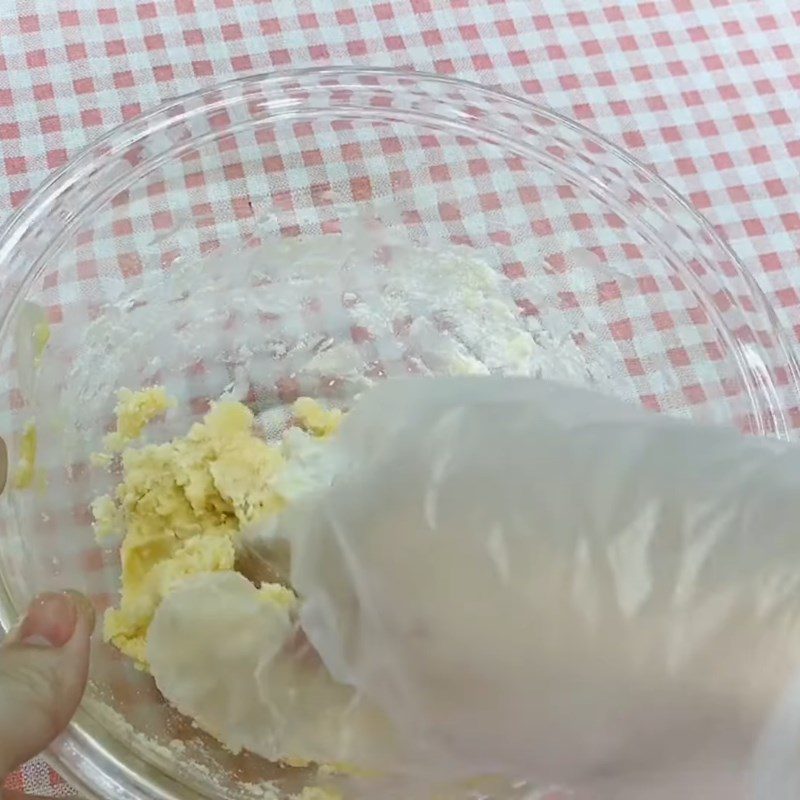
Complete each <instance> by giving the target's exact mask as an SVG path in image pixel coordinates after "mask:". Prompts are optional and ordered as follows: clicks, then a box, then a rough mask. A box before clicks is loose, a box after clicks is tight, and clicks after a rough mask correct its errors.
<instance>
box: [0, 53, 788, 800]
mask: <svg viewBox="0 0 800 800" xmlns="http://www.w3.org/2000/svg"><path fill="white" fill-rule="evenodd" d="M307 76H313V77H317V78H319V79H324V78H326V77H328V78H342V77H348V76H353V77H357V76H358V77H375V78H379V77H381V76H383V77H395V78H400V77H403V78H416V79H418V80H420V81H422V82H426V83H433V84H436V85H439V86H444V87H447V86H450V87H453V88H460V89H465V88H467V89H470V90H473V91H477V92H479V93H481V94H483V95H484V96H487V97H493V98H496V99H498V100H503V101H504V102H510V103H513V104H514V105H516V106H517V107H518V108H521V109H524V110H526V111H527V112H529V113H531V114H536V115H540V116H541V117H544V118H545V119H548V120H550V121H552V122H554V123H556V124H557V125H559V126H563V127H565V128H567V129H569V130H571V131H572V132H574V133H576V134H579V135H580V136H582V137H585V138H586V139H587V140H590V141H594V142H595V143H597V144H599V145H601V146H602V147H603V148H605V149H606V150H607V151H609V152H610V153H611V154H613V155H614V156H615V157H616V158H619V159H621V160H622V161H623V162H625V163H626V164H628V165H629V166H631V167H633V168H634V169H636V170H637V171H639V172H640V173H643V174H645V175H646V176H647V177H648V178H649V179H650V180H651V181H652V182H653V183H654V184H655V185H656V186H658V187H659V188H660V189H661V190H662V191H663V192H665V193H666V194H667V195H668V196H669V198H670V199H671V200H672V201H673V202H675V203H677V204H678V205H679V206H680V207H681V208H682V209H683V210H684V211H685V212H686V213H687V214H688V215H690V217H691V218H692V219H693V220H694V222H695V223H696V224H697V225H698V226H699V228H700V229H701V230H702V232H703V233H704V234H705V235H707V236H708V237H709V238H710V240H711V244H712V245H713V246H715V247H716V248H719V250H720V252H721V253H722V254H724V255H725V257H726V258H728V259H730V260H731V262H732V263H733V264H734V266H735V267H736V269H737V271H738V273H739V275H740V276H741V278H742V279H743V280H744V281H745V283H746V285H747V288H748V290H749V291H750V292H752V293H753V295H754V296H756V297H757V298H758V299H759V301H760V303H761V305H762V307H763V309H764V310H765V311H766V313H767V316H768V319H769V323H770V325H771V327H772V330H773V332H774V335H775V338H776V342H777V344H778V346H779V348H780V350H781V354H782V355H783V356H784V357H785V359H786V364H788V365H789V372H790V375H789V380H790V381H791V383H792V384H793V387H794V390H795V391H794V393H795V395H800V361H798V357H797V351H796V348H795V345H794V343H793V342H792V339H791V337H790V336H789V334H788V329H787V328H786V327H785V326H784V325H783V324H782V323H781V322H780V320H779V319H778V317H777V314H776V312H775V309H774V307H773V305H772V303H771V302H769V300H768V298H767V296H766V294H765V292H764V291H763V290H762V289H761V287H760V285H759V284H758V282H757V281H756V279H755V277H754V276H753V274H752V273H751V271H750V270H749V269H748V268H747V266H746V265H745V264H744V263H743V262H742V260H741V259H740V258H739V256H738V255H737V253H736V252H735V250H734V249H733V248H732V246H731V245H730V244H729V243H728V242H727V241H725V239H723V238H722V237H721V236H720V235H719V234H718V233H717V231H716V229H715V228H714V226H713V225H712V224H711V223H710V222H709V220H708V219H707V218H706V217H705V216H704V215H703V214H702V213H701V212H700V211H699V210H698V209H697V208H695V207H694V206H693V205H692V204H691V202H690V201H689V200H688V199H686V198H685V197H684V196H683V195H682V194H681V193H680V192H679V191H678V190H677V189H675V188H674V187H673V186H672V185H671V184H670V183H669V182H668V181H666V180H665V179H664V178H662V177H661V176H660V175H659V174H658V173H657V172H656V171H655V170H654V169H653V168H652V167H649V166H647V165H646V164H645V163H644V162H642V161H640V160H639V159H638V158H636V157H635V156H633V155H632V154H630V153H629V152H628V151H627V150H625V149H624V148H623V147H621V146H620V145H618V144H617V143H616V142H614V141H613V140H611V139H609V138H607V137H606V136H604V135H602V134H600V133H597V132H596V131H594V130H592V129H590V128H588V127H586V126H585V125H583V124H582V123H580V122H577V121H576V120H573V119H571V118H570V117H568V116H566V115H564V114H562V113H560V112H558V111H555V110H553V109H551V108H548V107H547V106H544V105H541V104H539V103H538V102H534V101H532V100H529V99H528V98H526V97H521V96H519V95H516V94H513V93H512V92H509V91H506V90H504V89H501V88H497V87H492V86H485V85H483V84H481V83H478V82H476V81H471V80H464V79H461V78H457V77H450V76H446V75H438V74H436V73H434V72H426V71H416V70H410V69H400V68H395V67H371V66H366V67H358V66H348V65H329V66H324V67H302V68H291V69H285V70H273V71H268V72H251V73H247V74H244V75H240V76H237V77H234V78H231V79H228V80H225V81H221V82H219V83H214V84H210V85H208V86H205V87H201V88H199V89H196V90H193V91H191V92H186V93H183V94H179V95H175V96H173V97H171V98H169V99H167V100H164V101H162V102H159V103H158V104H156V105H155V106H153V107H152V108H151V109H150V110H148V111H146V112H144V113H141V114H137V115H136V116H134V117H132V118H131V119H129V120H126V121H124V122H122V123H120V124H118V125H116V126H114V127H112V128H110V129H109V130H108V131H106V132H105V133H103V134H101V135H99V136H97V137H96V138H94V139H91V140H90V141H89V142H87V143H86V144H85V145H84V146H83V147H81V148H80V149H79V150H78V151H77V153H76V154H75V155H74V156H73V157H72V158H71V159H70V160H69V161H68V162H67V163H66V164H64V165H63V166H62V167H60V168H59V169H57V170H55V171H54V172H52V173H51V174H50V175H49V176H47V177H46V178H45V179H44V181H43V182H42V183H40V184H39V186H38V187H37V188H36V189H34V190H33V192H32V193H31V194H30V195H29V196H28V197H27V198H26V199H25V201H24V202H23V203H22V204H21V205H20V206H19V208H17V209H16V210H15V211H13V212H12V214H11V215H10V216H9V217H8V218H7V219H6V221H5V222H4V223H3V224H2V225H0V265H2V264H4V263H6V262H7V260H8V258H9V257H10V255H11V254H12V253H13V251H14V249H15V248H16V247H17V245H18V244H19V242H20V241H21V239H22V238H23V237H24V234H25V232H26V231H27V230H28V229H29V228H30V227H31V226H32V225H33V224H35V223H36V222H37V221H38V220H40V219H42V218H43V217H45V216H46V214H47V211H48V209H49V208H51V207H52V206H53V204H54V203H55V202H56V201H57V200H58V199H59V197H61V196H62V195H63V194H64V193H65V192H67V191H68V190H69V188H70V187H72V186H74V185H75V184H76V183H78V182H79V181H80V180H81V177H82V176H83V175H84V174H85V173H86V171H87V170H88V169H89V168H90V167H91V166H92V165H93V164H94V162H95V161H96V159H97V155H98V152H97V151H98V148H101V147H103V146H105V145H113V146H114V148H115V149H117V148H121V147H127V146H131V145H133V144H135V143H136V142H137V141H138V140H140V139H143V138H146V137H147V136H149V135H152V133H153V132H154V129H153V127H150V126H148V125H147V123H148V122H155V121H157V120H159V119H160V118H163V117H165V116H168V118H169V122H170V124H172V123H175V122H180V120H181V119H182V118H186V117H187V116H190V115H191V113H192V112H191V110H190V109H183V110H181V111H178V112H177V113H174V114H172V115H170V114H169V112H170V111H174V110H177V109H178V108H179V107H180V106H181V105H182V104H184V103H187V101H188V102H194V101H198V100H200V101H202V100H203V99H204V98H209V99H210V98H211V97H212V96H213V95H214V94H217V93H220V92H225V91H228V90H231V89H242V88H244V87H247V86H250V85H252V86H264V85H266V86H270V85H278V84H280V83H281V82H286V81H287V80H292V79H298V78H302V77H307ZM24 271H25V269H24V265H23V266H22V267H17V268H13V269H10V270H8V271H7V272H5V273H4V274H0V290H3V289H5V288H6V287H8V286H10V285H13V283H14V282H15V279H18V278H19V273H20V272H24ZM0 316H3V317H5V316H7V315H6V314H4V313H2V312H0ZM4 323H5V319H0V325H2V324H4ZM9 608H11V598H10V596H9V594H8V591H7V588H6V587H5V585H4V582H3V581H2V580H0V630H2V628H5V629H6V630H7V629H8V627H9V625H10V624H11V623H13V620H12V619H9V618H8V617H9V616H10V615H9V614H8V609H9ZM102 730H105V726H103V725H102V724H101V723H100V722H99V721H98V720H96V719H95V718H94V717H93V715H92V714H91V713H90V712H89V711H88V710H87V709H86V708H85V702H84V703H82V704H81V706H80V707H79V709H78V711H77V713H76V715H75V717H74V718H73V720H72V721H71V722H70V724H69V726H68V728H67V730H66V731H65V733H64V734H63V735H62V736H61V737H59V739H58V740H57V741H56V743H54V744H53V745H51V746H50V747H49V748H48V749H47V751H46V752H45V753H44V754H42V756H43V757H44V759H45V761H46V762H47V763H48V764H49V765H50V766H51V767H52V768H53V769H54V770H56V771H57V772H58V773H59V774H61V775H62V776H64V777H65V778H66V780H67V781H68V782H69V783H71V784H72V785H73V786H75V787H76V788H77V789H78V790H79V791H80V792H81V793H82V794H83V796H85V797H86V798H87V800H94V799H95V798H96V800H102V798H103V797H104V796H109V793H112V792H113V794H114V796H118V797H120V798H124V799H127V798H130V800H134V798H145V797H146V798H153V800H156V799H157V800H168V798H173V797H175V796H183V797H187V796H190V795H188V794H187V792H192V795H191V796H194V797H197V798H200V797H201V795H199V794H194V793H193V790H191V789H189V788H188V787H185V786H182V785H181V786H178V784H177V783H176V781H175V779H174V778H173V777H172V776H170V775H169V774H167V772H166V771H164V770H160V769H158V768H157V767H155V766H154V765H151V764H149V763H147V762H145V761H144V760H143V759H142V758H140V757H139V756H138V755H137V754H136V753H135V752H134V751H133V750H131V749H130V748H127V747H126V746H125V745H124V744H123V743H122V742H121V741H115V742H114V743H113V744H112V745H111V746H110V747H108V746H105V745H103V744H101V743H100V742H99V741H98V738H97V735H96V733H98V732H100V731H102ZM115 750H116V751H122V750H124V751H125V762H124V765H123V766H119V765H120V764H121V763H122V762H120V761H119V759H118V757H115V755H114V751H115ZM100 752H103V753H104V754H105V757H104V759H103V760H104V761H105V762H106V763H105V764H103V766H102V768H101V766H100V764H99V763H98V762H96V761H95V760H94V756H96V755H97V754H98V753H100ZM89 754H91V756H92V759H90V758H89ZM109 759H111V760H112V763H114V764H116V765H117V768H116V769H112V770H107V769H106V767H107V766H108V761H109ZM176 788H177V789H178V791H179V794H173V792H175V790H176ZM100 791H102V792H103V794H102V795H101V794H100V793H99V792H100Z"/></svg>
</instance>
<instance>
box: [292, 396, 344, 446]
mask: <svg viewBox="0 0 800 800" xmlns="http://www.w3.org/2000/svg"><path fill="white" fill-rule="evenodd" d="M292 414H293V416H294V418H295V420H296V422H297V424H298V426H299V427H301V428H302V429H303V430H304V431H307V432H308V433H310V434H312V435H314V436H320V437H323V438H324V437H326V436H330V435H332V434H334V433H336V432H337V431H338V430H339V426H340V425H341V424H342V416H343V415H342V412H341V411H340V410H339V409H338V408H335V409H331V410H327V409H325V408H323V407H322V406H321V405H320V404H319V403H318V402H317V401H316V400H312V399H311V398H310V397H298V398H297V400H295V401H294V405H293V406H292Z"/></svg>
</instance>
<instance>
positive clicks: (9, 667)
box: [0, 592, 94, 800]
mask: <svg viewBox="0 0 800 800" xmlns="http://www.w3.org/2000/svg"><path fill="white" fill-rule="evenodd" d="M93 628H94V610H93V609H92V606H91V604H90V603H89V601H88V600H87V599H86V598H85V597H83V595H80V594H78V593H77V592H64V593H62V594H51V593H47V594H43V595H40V596H39V597H37V598H36V599H35V600H34V601H33V602H32V603H31V605H30V608H29V609H28V611H27V613H26V615H25V617H24V618H23V619H22V621H21V622H20V623H19V624H18V625H17V626H16V627H15V628H13V629H12V630H11V631H10V632H9V633H8V635H7V636H6V637H5V639H4V640H3V643H2V645H0V785H2V782H3V779H4V778H5V776H6V775H8V773H9V772H11V771H12V770H13V769H15V768H16V767H18V766H19V765H20V764H22V763H23V762H25V761H27V760H28V759H29V758H32V757H33V756H35V755H37V754H38V753H40V752H41V751H42V750H44V748H45V747H47V745H49V744H50V742H52V740H53V739H55V737H56V736H57V735H58V734H59V733H61V731H62V730H63V729H64V728H65V727H66V726H67V723H68V722H69V720H70V718H71V717H72V715H73V714H74V713H75V709H76V708H77V707H78V703H79V702H80V700H81V697H82V695H83V690H84V688H85V686H86V677H87V673H88V669H89V638H90V636H91V633H92V630H93ZM23 797H25V798H26V800H34V798H32V797H29V796H27V795H25V796H23V795H21V794H19V793H17V792H11V791H6V792H4V793H3V798H4V799H5V800H14V798H18V800H22V798H23Z"/></svg>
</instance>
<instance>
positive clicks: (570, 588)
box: [283, 378, 800, 800]
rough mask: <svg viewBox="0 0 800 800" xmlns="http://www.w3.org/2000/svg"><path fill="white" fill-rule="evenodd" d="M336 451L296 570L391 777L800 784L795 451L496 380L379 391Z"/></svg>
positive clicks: (539, 386)
mask: <svg viewBox="0 0 800 800" xmlns="http://www.w3.org/2000/svg"><path fill="white" fill-rule="evenodd" d="M340 439H341V446H342V447H343V448H344V450H345V452H346V453H347V456H348V458H349V459H350V460H351V462H352V463H353V464H354V465H355V466H351V468H350V469H349V471H347V472H346V473H345V474H343V475H341V476H340V477H339V479H337V481H336V482H335V483H334V486H333V487H332V489H331V490H330V491H329V492H326V493H325V494H324V496H322V497H320V498H319V500H318V502H316V503H313V504H310V505H307V506H306V507H305V508H302V509H300V510H298V511H297V513H296V514H294V515H292V514H289V515H288V516H287V518H286V520H285V525H284V526H283V529H284V530H285V531H287V532H291V536H292V539H293V541H292V567H291V578H292V583H293V585H294V587H295V588H296V590H297V591H298V592H299V593H300V596H301V597H302V598H303V606H302V610H301V617H300V621H301V625H302V627H303V628H304V630H305V632H306V634H307V636H308V637H309V638H310V640H311V642H312V643H313V645H314V646H315V648H316V649H317V651H318V652H319V654H320V655H321V657H322V659H323V661H324V663H325V665H326V666H327V667H328V669H329V670H330V671H331V672H332V673H333V676H334V677H335V678H337V679H338V680H340V681H342V682H345V683H348V684H350V685H352V686H354V687H356V689H357V690H358V692H360V693H363V694H364V695H365V697H366V699H368V700H369V701H371V702H374V703H375V704H377V705H378V706H379V707H380V708H382V709H383V710H384V711H385V713H386V714H387V715H388V717H389V718H390V720H391V722H392V723H393V725H394V726H395V727H396V730H397V732H398V734H399V737H400V740H401V741H402V742H403V745H404V753H403V754H402V758H401V759H400V760H399V762H398V764H397V769H398V770H399V771H404V772H406V773H407V774H413V775H414V776H415V778H416V779H418V780H421V781H423V782H424V781H428V780H430V781H432V782H433V781H435V782H439V781H442V780H445V779H450V778H454V779H462V778H467V777H469V776H472V775H481V774H497V773H500V774H504V775H508V776H511V777H514V778H520V779H527V780H531V781H532V782H533V783H534V784H535V785H541V786H546V785H563V786H568V787H570V788H572V789H574V790H575V792H576V796H579V797H587V798H589V797H590V798H593V799H594V800H611V799H612V798H613V800H623V798H625V799H626V800H627V799H629V800H643V799H644V800H654V799H656V798H658V799H659V800H660V798H665V800H666V798H670V800H673V798H675V797H680V798H682V799H683V800H686V798H703V800H717V799H719V800H723V798H724V800H737V799H738V798H756V800H794V799H795V798H797V797H800V780H799V779H798V774H797V766H798V764H800V723H799V722H798V720H800V701H798V700H796V699H793V698H792V696H791V695H792V690H791V684H792V682H793V681H794V682H797V680H798V673H800V669H799V668H800V530H798V529H797V522H796V521H797V520H798V519H800V490H799V489H800V451H798V450H797V449H795V448H792V447H790V446H788V445H785V444H782V443H778V442H774V441H768V440H759V439H754V438H743V437H741V436H740V435H738V434H737V433H736V432H734V431H730V430H726V429H717V428H707V427H697V426H693V425H691V424H688V423H685V422H682V421H676V420H673V419H669V418H666V417H663V416H658V415H654V414H649V413H647V412H645V411H642V410H640V409H637V408H634V407H631V406H628V405H625V404H622V403H620V402H617V401H615V400H612V399H608V398H605V397H601V396H599V395H596V394H592V393H589V392H585V391H582V390H578V389H572V388H568V387H565V386H561V385H556V384H550V383H545V382H536V381H529V380H524V379H521V380H516V379H493V378H479V379H442V380H438V379H437V380H430V381H426V380H410V381H407V382H389V383H387V384H385V385H382V386H380V387H378V388H376V389H374V390H372V391H371V392H369V393H367V394H366V395H365V396H364V397H363V399H362V400H361V401H360V403H359V404H358V405H357V407H356V409H355V410H354V411H353V412H352V413H351V414H350V416H349V417H348V418H347V419H346V421H345V423H344V426H343V429H342V432H341V434H340ZM301 531H302V535H299V534H300V532H301ZM793 691H794V694H800V689H797V688H795V689H794V690H793ZM792 704H794V705H792Z"/></svg>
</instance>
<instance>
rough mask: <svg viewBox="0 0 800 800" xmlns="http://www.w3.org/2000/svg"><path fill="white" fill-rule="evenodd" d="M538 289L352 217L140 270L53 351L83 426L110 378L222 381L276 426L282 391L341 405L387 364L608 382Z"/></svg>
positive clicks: (405, 370)
mask: <svg viewBox="0 0 800 800" xmlns="http://www.w3.org/2000/svg"><path fill="white" fill-rule="evenodd" d="M534 271H535V270H534ZM534 291H535V286H534V285H533V282H531V281H512V280H510V279H508V278H506V277H505V276H504V275H503V274H502V273H500V272H498V271H496V270H495V269H493V268H491V267H490V266H488V264H487V263H486V261H485V260H484V259H483V258H482V257H481V255H480V254H479V253H478V252H477V251H474V250H472V249H470V248H467V247H464V246H453V245H443V246H420V245H416V244H413V243H411V242H409V241H407V240H405V239H402V238H400V237H399V236H398V235H397V234H396V233H394V232H392V231H390V230H386V229H379V230H375V229H373V228H369V227H368V226H362V227H360V228H359V227H356V228H353V229H350V230H349V231H346V232H344V233H342V234H338V235H319V236H308V237H297V238H294V239H283V240H280V241H277V242H272V243H269V244H264V245H260V246H258V247H256V248H251V249H248V250H245V251H243V252H239V253H228V254H215V255H214V256H211V257H208V258H206V259H204V260H201V261H199V262H194V263H185V264H183V263H179V264H176V265H174V266H173V268H172V269H171V270H170V271H168V272H162V271H161V270H152V271H146V272H145V273H144V275H143V276H142V278H141V279H140V280H139V282H138V283H137V284H136V285H135V286H132V287H130V288H129V289H128V290H126V291H125V293H124V294H123V295H121V296H119V297H117V298H116V299H114V300H113V301H112V302H110V303H109V304H108V305H107V306H106V307H105V308H104V309H103V311H102V313H101V314H100V315H99V316H98V317H97V319H95V321H94V322H92V323H91V324H90V325H89V327H88V328H86V329H84V330H83V335H82V337H81V340H78V341H72V340H70V339H69V338H67V336H68V334H67V332H69V331H70V330H74V329H75V328H77V329H78V330H80V326H77V325H76V326H72V325H70V324H68V322H69V321H68V320H65V322H67V324H65V325H61V326H59V331H58V335H56V336H54V337H53V341H52V343H51V348H50V352H49V353H48V361H49V363H50V364H51V365H52V364H56V363H58V364H64V363H67V364H69V365H70V368H69V372H68V375H67V377H66V379H64V376H63V372H62V373H61V376H60V378H61V380H60V381H59V382H60V383H62V386H63V389H62V391H63V403H64V407H65V408H67V409H69V411H70V416H75V417H77V419H75V420H71V421H70V422H71V423H73V422H74V423H77V429H78V430H79V431H80V430H82V431H83V432H84V436H86V434H87V433H88V434H89V436H88V438H92V437H93V436H95V435H99V434H100V433H101V432H100V431H99V430H98V425H97V421H98V419H103V418H105V417H106V416H107V415H108V414H109V412H110V409H111V405H112V397H113V394H114V392H115V391H116V389H117V388H119V387H120V386H127V387H131V388H134V389H135V388H139V387H141V386H144V385H148V384H152V383H163V384H164V385H165V387H166V389H167V391H168V392H169V393H170V394H172V395H175V396H177V397H178V399H179V401H180V402H181V403H188V402H189V401H191V400H193V399H195V398H216V397H219V396H220V394H223V393H225V394H226V395H228V396H230V397H232V398H235V399H242V400H245V401H246V402H247V403H248V404H249V405H251V407H253V408H254V410H255V411H256V412H258V413H262V414H264V416H263V417H262V421H264V423H265V428H266V429H267V431H268V432H271V433H275V432H277V430H279V429H280V427H282V426H283V423H284V421H285V413H284V411H285V408H286V404H287V402H288V401H289V400H291V396H294V395H297V394H298V393H299V394H305V395H310V396H312V397H319V398H327V399H328V400H329V401H330V402H331V403H332V404H334V405H337V406H341V407H344V408H347V407H349V405H350V403H351V402H352V400H353V398H354V397H355V396H356V395H357V394H358V392H360V391H361V390H363V389H364V388H366V387H367V386H369V385H370V384H371V383H372V382H373V381H374V380H376V379H380V378H384V377H393V376H400V375H409V374H420V375H437V374H439V375H442V374H443V375H455V374H490V373H496V374H509V375H530V376H539V377H545V378H551V379H557V380H565V381H569V382H571V383H579V384H587V385H594V386H598V387H599V388H603V386H604V385H605V384H607V383H608V382H609V380H610V379H609V378H608V371H607V370H606V369H604V367H603V365H602V363H598V359H597V352H596V348H595V352H594V354H593V356H592V357H591V358H587V356H586V354H585V349H584V346H583V344H582V343H581V342H582V341H585V340H586V339H587V334H588V332H587V331H580V332H578V331H574V330H562V331H559V332H558V333H555V332H554V329H553V328H552V326H549V329H548V330H546V329H545V328H544V326H543V325H542V322H541V321H540V319H541V317H539V316H536V315H527V316H526V315H525V314H523V312H522V311H521V310H520V307H519V306H518V304H517V302H516V301H517V300H521V299H522V298H523V297H524V299H525V301H526V302H527V303H528V304H530V303H531V302H533V303H534V304H535V303H536V297H531V294H532V292H534ZM65 314H67V315H68V314H69V309H68V308H67V309H66V310H65ZM62 331H63V332H64V335H63V336H62ZM579 334H580V335H579ZM59 350H60V352H59ZM98 365H102V366H100V367H99V368H98ZM59 369H60V370H63V366H61V367H60V368H59ZM46 372H47V370H46V368H45V369H43V370H42V373H43V374H42V380H43V382H44V384H45V385H46V383H47V375H46V374H45V373H46ZM51 380H56V377H55V376H51ZM287 398H288V399H287ZM183 423H184V424H183V427H185V420H184V421H183ZM179 427H180V426H179Z"/></svg>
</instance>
